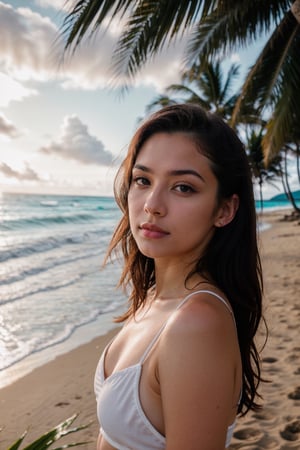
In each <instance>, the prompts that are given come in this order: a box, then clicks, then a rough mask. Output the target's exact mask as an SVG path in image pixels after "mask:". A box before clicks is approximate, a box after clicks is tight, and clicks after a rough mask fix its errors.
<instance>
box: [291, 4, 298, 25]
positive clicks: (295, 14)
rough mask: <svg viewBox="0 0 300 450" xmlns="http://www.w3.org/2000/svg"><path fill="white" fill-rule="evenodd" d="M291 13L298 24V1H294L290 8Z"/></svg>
mask: <svg viewBox="0 0 300 450" xmlns="http://www.w3.org/2000/svg"><path fill="white" fill-rule="evenodd" d="M291 11H292V13H293V15H294V17H295V19H296V20H297V22H298V23H300V0H295V1H294V3H293V4H292V6H291Z"/></svg>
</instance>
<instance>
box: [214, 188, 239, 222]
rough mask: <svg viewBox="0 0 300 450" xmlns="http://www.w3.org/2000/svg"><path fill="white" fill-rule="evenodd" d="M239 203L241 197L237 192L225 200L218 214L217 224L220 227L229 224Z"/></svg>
mask: <svg viewBox="0 0 300 450" xmlns="http://www.w3.org/2000/svg"><path fill="white" fill-rule="evenodd" d="M239 204H240V199H239V197H238V195H237V194H233V195H232V196H231V197H230V198H227V199H225V200H223V202H222V205H221V206H220V208H219V210H218V213H217V215H216V220H215V226H216V227H219V228H220V227H224V226H225V225H228V224H229V223H230V222H231V221H232V220H233V219H234V217H235V214H236V212H237V210H238V208H239Z"/></svg>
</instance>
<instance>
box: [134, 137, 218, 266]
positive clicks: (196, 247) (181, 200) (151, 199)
mask: <svg viewBox="0 0 300 450" xmlns="http://www.w3.org/2000/svg"><path fill="white" fill-rule="evenodd" d="M217 190H218V183H217V179H216V177H215V176H214V174H213V172H212V170H211V168H210V163H209V160H208V158H206V157H205V156H203V155H202V154H201V153H200V152H199V150H198V149H197V147H196V145H195V143H194V142H193V140H192V138H191V137H189V136H188V135H187V134H184V133H172V134H168V133H157V134H155V135H153V136H152V137H150V138H149V139H148V140H147V141H146V142H145V144H144V145H143V146H142V148H141V149H140V152H139V154H138V156H137V159H136V162H135V165H134V167H133V170H132V182H131V185H130V189H129V194H128V207H129V222H130V227H131V231H132V234H133V237H134V239H135V241H136V243H137V246H138V248H139V250H140V251H141V253H143V254H144V255H145V256H148V257H150V258H155V259H157V258H168V259H170V258H180V260H181V261H185V262H188V263H189V262H192V261H194V260H195V258H196V259H198V258H199V256H201V254H202V253H203V249H204V248H205V246H206V245H207V243H208V242H209V241H210V239H211V238H212V236H213V233H214V230H215V225H216V224H217V221H218V215H219V213H218V211H219V210H218V208H217Z"/></svg>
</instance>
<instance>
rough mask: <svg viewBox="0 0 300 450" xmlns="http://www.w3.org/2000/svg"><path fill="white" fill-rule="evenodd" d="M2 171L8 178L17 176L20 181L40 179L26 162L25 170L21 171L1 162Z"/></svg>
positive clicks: (0, 168)
mask: <svg viewBox="0 0 300 450" xmlns="http://www.w3.org/2000/svg"><path fill="white" fill-rule="evenodd" d="M0 172H1V173H2V174H3V175H4V176H6V177H7V178H15V179H17V180H20V181H25V180H26V181H39V180H40V177H39V175H38V174H37V173H36V172H35V171H34V170H33V169H32V168H31V167H30V166H29V165H28V164H27V163H26V164H25V170H24V171H23V172H20V171H18V170H15V169H13V168H12V167H11V166H9V165H8V164H6V163H4V162H3V163H0Z"/></svg>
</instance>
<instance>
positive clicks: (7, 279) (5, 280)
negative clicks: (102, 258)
mask: <svg viewBox="0 0 300 450" xmlns="http://www.w3.org/2000/svg"><path fill="white" fill-rule="evenodd" d="M101 253H103V251H102V250H101V249H100V248H99V249H94V250H91V251H85V253H82V254H79V255H76V256H71V257H65V258H59V259H57V258H55V257H54V258H52V259H47V260H46V261H44V262H43V265H40V266H35V267H29V268H26V269H22V268H21V270H20V271H19V272H18V273H12V274H8V273H7V271H6V270H4V272H3V274H1V271H0V286H4V285H9V284H13V283H16V282H18V281H22V280H24V279H25V278H27V277H31V276H35V275H39V274H41V273H43V272H47V271H48V270H50V269H53V268H54V267H58V266H63V265H66V264H70V263H73V262H77V261H80V260H84V259H88V258H92V257H94V256H98V255H101ZM0 303H2V302H1V300H0Z"/></svg>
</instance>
